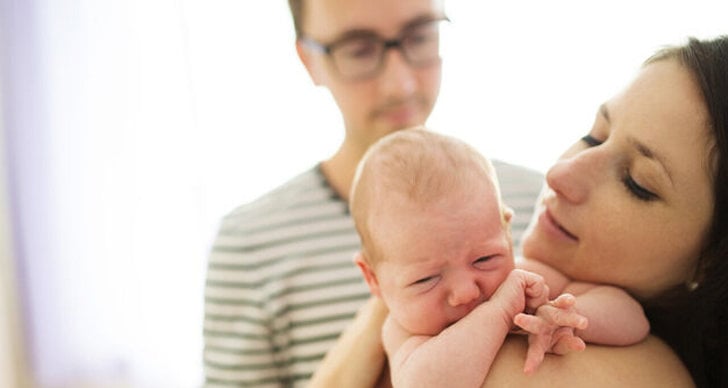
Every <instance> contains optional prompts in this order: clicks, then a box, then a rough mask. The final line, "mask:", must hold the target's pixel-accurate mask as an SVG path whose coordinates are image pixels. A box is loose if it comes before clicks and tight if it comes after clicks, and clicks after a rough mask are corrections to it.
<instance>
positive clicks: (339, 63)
mask: <svg viewBox="0 0 728 388" xmlns="http://www.w3.org/2000/svg"><path fill="white" fill-rule="evenodd" d="M439 24H440V23H439V21H430V22H427V23H422V24H418V25H415V26H412V27H411V28H409V29H407V30H406V31H404V32H403V33H402V35H401V36H400V39H398V40H395V41H392V42H390V43H389V46H396V47H395V48H400V49H401V51H402V53H403V54H404V56H405V58H406V60H407V62H408V63H409V64H410V65H412V66H426V65H428V64H430V63H432V62H433V61H434V60H436V59H437V58H439V56H440V52H439V51H440V33H439ZM387 47H388V44H387V42H385V41H384V40H383V39H381V38H380V37H378V36H376V35H367V36H359V37H352V38H350V39H346V40H343V41H340V42H338V43H337V44H336V45H335V46H333V47H331V57H332V59H333V61H334V65H335V66H336V68H337V70H338V71H339V72H340V73H341V74H342V75H343V76H345V77H352V78H363V77H367V76H371V75H373V74H374V73H376V72H377V71H378V70H379V68H380V67H381V65H382V62H383V60H384V55H385V51H386V49H387Z"/></svg>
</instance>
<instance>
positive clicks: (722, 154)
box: [643, 36, 728, 387]
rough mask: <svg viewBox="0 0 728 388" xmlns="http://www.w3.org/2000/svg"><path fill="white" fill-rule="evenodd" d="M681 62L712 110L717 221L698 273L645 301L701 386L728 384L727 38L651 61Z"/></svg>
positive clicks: (693, 43)
mask: <svg viewBox="0 0 728 388" xmlns="http://www.w3.org/2000/svg"><path fill="white" fill-rule="evenodd" d="M668 59H670V60H678V61H679V62H680V63H681V64H682V65H683V66H685V68H686V69H688V71H690V72H691V74H692V75H693V78H694V80H695V82H696V85H697V86H698V87H699V88H700V91H701V92H702V95H703V98H704V102H705V106H706V107H707V111H708V114H709V119H710V122H709V123H707V125H708V126H709V130H710V132H709V133H710V134H711V135H712V136H710V137H711V138H710V139H709V140H708V150H709V152H708V154H707V155H706V156H705V157H706V167H707V168H709V169H710V172H711V173H712V174H711V177H712V179H713V195H714V201H715V205H714V209H713V219H712V222H711V224H710V228H709V230H708V233H707V235H706V237H705V241H704V246H703V249H702V252H701V254H700V257H699V258H698V264H697V267H696V274H695V277H694V280H695V283H693V284H691V285H686V286H684V287H679V288H676V289H673V290H669V291H668V292H666V293H664V294H662V295H660V296H659V297H657V298H655V299H653V300H650V301H647V302H644V303H643V305H644V307H645V311H646V313H647V316H648V318H649V320H650V323H651V325H652V332H653V333H654V334H655V335H657V336H658V337H660V338H662V339H663V340H664V341H666V342H667V343H668V344H669V345H670V346H671V347H672V348H673V349H674V350H675V351H676V352H677V353H678V355H679V356H680V358H681V359H682V361H683V363H685V365H686V366H687V368H688V369H689V370H690V373H691V375H692V377H693V380H694V381H695V383H696V384H697V385H698V386H699V387H728V324H727V318H728V317H727V315H728V36H721V37H718V38H715V39H711V40H698V39H695V38H690V39H689V40H688V42H687V43H686V44H685V45H682V46H677V47H669V48H666V49H663V50H661V51H659V52H657V53H656V54H655V55H654V56H652V57H651V58H650V59H648V60H647V62H646V63H647V64H649V63H653V62H656V61H662V60H668Z"/></svg>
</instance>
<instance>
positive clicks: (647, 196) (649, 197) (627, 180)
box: [622, 174, 657, 202]
mask: <svg viewBox="0 0 728 388" xmlns="http://www.w3.org/2000/svg"><path fill="white" fill-rule="evenodd" d="M622 181H623V182H624V186H625V187H626V188H627V190H628V191H629V192H630V193H631V194H632V195H634V196H635V198H637V199H639V200H640V201H645V202H649V201H654V200H655V199H657V194H655V193H653V192H651V191H649V190H647V189H645V188H644V187H642V186H640V185H639V183H637V182H636V181H635V180H634V179H633V178H632V177H631V176H630V175H629V174H626V175H625V177H624V179H622Z"/></svg>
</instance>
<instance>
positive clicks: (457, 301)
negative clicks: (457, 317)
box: [448, 279, 481, 307]
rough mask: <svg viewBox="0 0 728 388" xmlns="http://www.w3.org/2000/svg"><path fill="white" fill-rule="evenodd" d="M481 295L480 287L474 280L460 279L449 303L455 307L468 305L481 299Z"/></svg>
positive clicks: (452, 289) (454, 286)
mask: <svg viewBox="0 0 728 388" xmlns="http://www.w3.org/2000/svg"><path fill="white" fill-rule="evenodd" d="M480 294H481V292H480V287H479V286H478V283H477V282H475V281H474V280H473V279H459V281H458V282H457V283H456V284H454V285H453V287H452V288H451V290H450V295H449V297H448V303H449V304H450V306H453V307H457V306H461V305H466V304H469V303H472V302H474V301H476V300H477V299H478V298H480Z"/></svg>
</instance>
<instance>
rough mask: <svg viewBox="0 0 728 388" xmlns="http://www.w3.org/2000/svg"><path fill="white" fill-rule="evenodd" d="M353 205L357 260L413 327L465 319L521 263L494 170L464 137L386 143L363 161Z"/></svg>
mask: <svg viewBox="0 0 728 388" xmlns="http://www.w3.org/2000/svg"><path fill="white" fill-rule="evenodd" d="M350 207H351V214H352V217H353V218H354V222H355V225H356V228H357V231H358V232H359V236H360V237H361V240H362V251H361V252H360V254H359V255H357V259H356V261H357V265H359V267H360V268H361V269H362V272H363V274H364V277H365V279H366V280H367V283H368V284H369V286H370V289H371V290H372V292H373V293H374V294H375V295H378V296H381V297H382V298H383V299H384V301H385V303H386V304H387V306H388V307H389V309H390V313H391V314H392V317H393V318H395V319H397V320H398V321H399V323H400V324H401V325H402V326H403V327H405V328H406V329H407V330H409V331H411V332H413V333H418V334H430V335H432V334H436V333H437V332H439V331H440V330H442V329H443V328H444V327H446V326H447V325H449V324H451V323H453V322H454V321H456V320H458V319H460V318H461V317H462V316H464V315H465V314H467V313H468V312H469V311H470V310H472V309H473V308H474V307H475V306H477V305H478V304H479V303H482V302H483V301H485V300H487V299H488V298H490V296H491V294H492V293H493V292H494V291H495V289H496V288H497V287H498V285H500V283H501V282H502V281H503V279H505V277H506V276H507V275H508V273H509V272H510V270H512V269H513V253H512V248H511V238H510V229H509V222H510V219H511V216H512V213H511V211H510V210H509V209H507V208H506V207H505V206H504V205H503V204H502V202H501V200H500V193H499V189H498V183H497V178H496V175H495V170H494V169H493V166H492V164H491V163H490V161H488V160H487V159H486V158H485V157H483V156H482V155H481V154H480V153H479V152H477V151H476V150H475V149H474V148H472V147H471V146H469V145H468V144H466V143H464V142H462V141H460V140H457V139H455V138H452V137H449V136H445V135H442V134H437V133H434V132H430V131H427V130H424V129H421V128H416V129H408V130H402V131H398V132H395V133H393V134H391V135H388V136H385V137H384V138H382V139H380V140H379V141H378V142H377V143H375V144H374V145H372V146H371V147H370V149H369V150H368V151H367V153H366V154H365V155H364V157H363V159H362V161H361V162H360V164H359V167H358V169H357V173H356V176H355V178H354V183H353V185H352V190H351V197H350ZM421 314H427V315H426V316H427V318H428V319H423V318H422V317H423V316H422V315H421ZM436 314H442V316H440V317H439V319H438V317H435V315H436ZM428 322H429V323H428Z"/></svg>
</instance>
